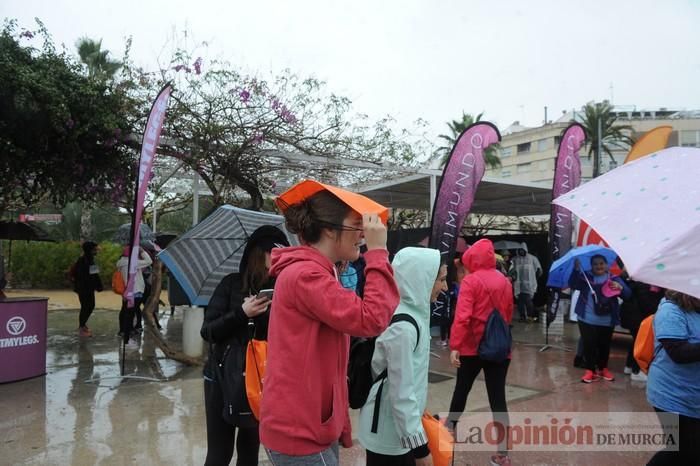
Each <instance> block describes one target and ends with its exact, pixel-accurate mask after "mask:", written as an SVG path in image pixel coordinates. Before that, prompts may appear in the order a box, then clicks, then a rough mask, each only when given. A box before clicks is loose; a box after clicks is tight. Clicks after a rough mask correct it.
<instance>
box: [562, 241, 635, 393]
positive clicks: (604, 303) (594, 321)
mask: <svg viewBox="0 0 700 466" xmlns="http://www.w3.org/2000/svg"><path fill="white" fill-rule="evenodd" d="M569 288H571V289H572V290H579V291H580V292H581V296H580V297H579V299H578V301H577V302H576V309H575V311H576V315H577V317H578V326H579V330H580V331H581V341H582V342H583V356H584V358H583V359H584V367H585V368H586V372H585V373H584V374H583V377H582V378H581V382H584V383H591V382H594V381H596V380H598V379H599V378H602V379H605V380H607V381H610V382H612V381H613V380H615V376H614V375H613V374H612V373H611V372H610V370H609V369H608V358H609V357H610V343H611V341H612V334H613V329H614V328H615V325H617V324H618V322H619V321H620V303H619V302H618V300H617V296H620V295H621V296H622V297H623V298H624V299H627V298H629V297H630V296H631V294H632V292H631V291H630V289H629V287H628V286H627V284H626V283H625V282H624V280H622V279H621V278H620V277H613V276H611V275H610V272H609V270H608V261H607V260H606V259H605V257H603V256H601V255H595V256H593V257H591V272H584V271H583V270H582V269H581V264H580V262H579V261H578V259H577V260H576V269H575V270H574V272H573V273H572V274H571V277H570V278H569ZM604 288H605V290H607V291H605V290H604ZM596 369H597V372H596Z"/></svg>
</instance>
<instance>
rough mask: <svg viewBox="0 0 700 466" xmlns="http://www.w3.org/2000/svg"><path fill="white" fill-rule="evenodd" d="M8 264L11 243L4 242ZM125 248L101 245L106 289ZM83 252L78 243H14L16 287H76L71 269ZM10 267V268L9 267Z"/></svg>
mask: <svg viewBox="0 0 700 466" xmlns="http://www.w3.org/2000/svg"><path fill="white" fill-rule="evenodd" d="M4 243H5V244H4V245H3V246H4V248H3V249H4V255H5V261H7V260H8V244H7V241H5V242H4ZM122 248H123V246H120V245H118V244H115V243H110V242H103V243H100V248H99V253H98V254H97V265H98V266H99V267H100V277H101V278H102V284H103V286H104V287H105V289H107V290H108V289H110V286H111V285H112V274H113V273H114V269H115V266H116V263H117V260H118V259H119V257H120V256H121V252H122ZM81 253H82V249H81V248H80V243H79V242H77V241H65V242H60V243H43V242H26V241H13V242H12V265H11V268H10V269H8V271H9V272H12V274H13V279H12V284H13V286H14V287H16V288H48V289H58V288H72V287H73V284H72V283H71V281H70V279H69V278H68V270H69V269H70V267H71V265H73V264H74V263H75V261H76V260H77V259H78V257H80V254H81ZM6 267H7V266H6Z"/></svg>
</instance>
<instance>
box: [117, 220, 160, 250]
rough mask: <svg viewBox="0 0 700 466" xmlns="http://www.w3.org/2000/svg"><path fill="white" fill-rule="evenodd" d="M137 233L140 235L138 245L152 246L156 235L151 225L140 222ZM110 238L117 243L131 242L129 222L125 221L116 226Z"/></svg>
mask: <svg viewBox="0 0 700 466" xmlns="http://www.w3.org/2000/svg"><path fill="white" fill-rule="evenodd" d="M139 234H140V236H141V242H140V246H141V247H143V248H150V247H152V246H151V243H153V242H154V241H155V240H156V235H155V234H154V233H153V230H151V227H149V226H148V225H146V224H145V223H142V224H141V228H140V229H139ZM112 240H113V241H114V242H115V243H119V244H125V245H127V244H129V243H130V242H131V223H125V224H124V225H121V226H120V227H119V228H117V231H116V232H115V233H114V236H113V237H112Z"/></svg>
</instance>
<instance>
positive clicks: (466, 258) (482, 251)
mask: <svg viewBox="0 0 700 466" xmlns="http://www.w3.org/2000/svg"><path fill="white" fill-rule="evenodd" d="M462 264H464V266H465V267H466V268H467V270H468V271H469V273H474V272H476V271H477V270H488V269H495V268H496V253H495V251H494V249H493V243H492V242H491V240H488V239H480V240H479V241H477V242H476V243H474V244H473V245H472V247H470V248H469V249H467V250H466V252H465V253H464V254H463V255H462Z"/></svg>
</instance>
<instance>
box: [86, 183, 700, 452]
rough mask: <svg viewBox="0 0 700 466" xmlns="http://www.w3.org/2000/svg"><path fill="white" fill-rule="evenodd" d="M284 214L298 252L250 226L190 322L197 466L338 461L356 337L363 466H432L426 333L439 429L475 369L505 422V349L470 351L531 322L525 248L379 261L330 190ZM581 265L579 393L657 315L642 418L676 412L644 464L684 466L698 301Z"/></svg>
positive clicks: (135, 321)
mask: <svg viewBox="0 0 700 466" xmlns="http://www.w3.org/2000/svg"><path fill="white" fill-rule="evenodd" d="M284 217H285V221H286V227H287V230H288V231H290V232H292V233H294V234H296V235H297V237H298V239H299V241H300V242H301V246H294V247H290V246H289V241H288V239H287V237H286V235H285V233H284V232H283V231H282V230H280V229H279V228H277V227H274V226H263V227H260V228H259V229H257V230H256V231H255V232H253V233H252V235H251V236H250V238H249V239H248V242H247V244H246V246H245V251H244V253H243V258H242V259H241V262H240V264H239V270H238V272H236V273H234V274H230V275H228V276H226V277H225V278H224V279H223V280H222V281H221V283H220V284H219V285H218V287H217V288H216V290H215V292H214V295H213V296H212V298H211V301H210V303H209V305H208V306H207V307H206V309H205V315H204V324H203V326H202V329H201V336H202V338H204V339H205V340H206V341H207V342H208V343H209V355H208V361H207V364H206V366H205V368H204V399H205V412H206V426H207V445H208V449H207V457H206V463H205V464H207V465H220V464H229V463H230V462H231V461H232V458H233V457H234V452H235V453H236V458H237V464H239V465H255V464H257V463H258V456H259V450H260V446H261V445H262V446H263V447H264V450H265V453H266V455H267V456H268V458H269V459H270V461H271V462H272V463H273V464H275V465H279V466H284V465H337V464H339V458H340V456H339V448H340V447H349V446H351V445H352V436H351V427H350V417H349V413H348V406H349V399H350V398H352V397H353V396H354V395H356V394H355V393H349V388H348V379H349V377H351V375H349V373H348V364H349V359H352V358H353V357H355V356H353V354H354V353H351V343H352V345H353V348H354V345H355V343H356V342H358V341H370V340H371V344H372V345H373V346H372V352H371V353H370V356H369V358H370V360H369V368H370V370H371V376H370V377H371V383H370V384H369V388H368V392H367V393H366V394H364V395H363V399H364V397H366V401H365V402H364V403H363V405H362V407H361V411H360V417H359V419H360V421H359V424H358V425H357V426H356V428H357V429H358V430H359V432H357V439H358V440H359V442H360V444H361V445H362V446H363V447H364V448H365V449H366V464H367V465H370V466H373V465H429V464H432V460H431V451H430V449H429V447H428V444H429V438H428V433H427V431H426V429H425V428H424V426H423V420H422V419H423V415H424V412H425V408H426V402H427V392H428V368H429V357H430V344H431V325H432V324H434V323H437V324H438V325H439V326H440V344H441V345H442V346H444V347H448V348H449V351H450V362H451V364H452V365H453V366H454V367H455V368H456V372H457V377H456V381H455V387H454V392H453V395H452V399H451V401H450V409H449V411H450V415H449V416H448V417H447V418H446V419H440V421H441V422H442V423H443V424H444V425H445V427H446V428H447V429H448V430H449V431H453V432H454V430H455V429H456V426H457V425H458V423H459V419H460V417H461V414H462V413H463V411H464V409H465V406H466V403H467V398H468V396H469V393H470V391H471V389H472V387H473V384H474V381H475V380H476V377H477V376H478V375H479V374H480V373H482V372H483V374H484V379H485V384H486V391H487V395H488V400H489V404H490V407H491V411H492V412H493V416H494V419H495V420H497V421H499V422H501V423H503V424H504V425H508V423H509V416H508V407H507V402H506V379H507V375H508V369H509V365H510V358H511V353H510V343H511V342H510V341H508V342H507V343H508V346H507V347H505V348H507V350H506V351H505V352H502V354H501V356H499V357H490V356H487V354H488V353H487V349H485V346H489V345H493V344H496V346H498V345H499V344H501V343H505V340H507V339H509V338H510V333H509V332H510V331H509V330H508V333H507V335H506V334H498V335H495V334H494V333H493V332H495V330H493V329H496V328H498V323H499V322H502V323H503V326H506V327H509V326H510V325H511V324H512V320H513V314H514V310H515V309H517V317H518V319H519V320H520V321H521V322H534V321H537V320H538V312H537V310H536V308H535V306H534V303H533V297H534V295H535V293H536V291H537V282H538V279H539V278H540V277H541V275H542V274H543V270H542V266H541V264H540V262H539V260H538V259H537V257H535V256H534V255H532V254H530V253H529V252H528V248H527V245H526V244H525V243H522V244H521V245H520V247H518V248H516V249H514V250H513V252H514V255H513V256H511V250H507V251H499V253H497V252H496V251H495V250H494V245H493V243H492V242H491V241H490V240H488V239H481V240H479V241H476V242H475V243H474V244H473V245H471V246H469V247H468V248H467V249H466V251H459V252H458V253H457V254H455V255H454V256H453V257H451V258H450V260H449V261H447V262H445V261H444V260H441V256H440V253H439V252H438V251H436V250H433V249H429V248H422V247H407V248H403V249H401V250H400V251H398V252H397V253H396V255H395V256H394V257H393V258H391V261H390V257H389V252H388V251H387V247H386V241H387V230H386V226H385V225H384V224H383V222H382V220H381V219H380V217H379V216H378V215H377V214H367V213H360V212H357V211H355V210H353V208H351V206H350V205H348V204H347V203H346V202H344V201H343V200H342V199H341V198H339V197H337V196H336V195H335V194H334V193H332V192H329V191H326V190H321V191H319V192H316V193H314V194H313V195H310V196H308V197H306V198H304V199H302V200H300V201H297V202H295V203H292V204H290V205H288V206H286V209H285V210H284ZM83 251H84V253H83V256H82V257H81V258H80V259H79V260H78V262H77V263H76V267H75V283H76V284H75V290H76V292H77V293H78V296H79V298H80V302H81V310H80V317H79V331H80V334H81V336H89V334H90V329H89V328H88V327H87V322H88V319H89V317H90V314H91V312H92V310H93V309H94V292H95V291H100V290H101V289H102V284H101V283H100V281H99V275H98V273H99V270H98V269H97V267H96V265H95V260H94V257H95V254H96V252H97V245H95V244H94V243H90V242H86V243H85V244H84V245H83ZM129 254H130V250H129V248H125V249H124V251H123V255H122V257H121V258H120V260H119V262H118V263H117V268H118V270H120V271H121V272H122V275H123V279H124V281H126V278H127V267H128V262H129V259H128V257H129ZM151 265H152V259H151V257H150V255H149V254H148V252H146V251H143V250H142V251H141V252H140V255H139V261H138V264H137V268H138V270H139V273H138V274H137V277H136V281H135V293H136V295H135V297H136V299H135V304H134V306H128V305H127V303H126V301H125V302H124V305H123V307H122V310H121V312H120V318H119V321H120V333H121V335H122V336H123V337H124V338H125V341H127V343H128V344H132V343H131V342H132V340H131V336H132V335H133V334H134V333H135V332H137V331H138V330H139V328H140V323H141V318H140V306H141V304H142V303H143V300H144V299H145V297H146V296H147V295H148V293H149V280H148V278H147V277H148V270H149V267H150V266H151ZM589 265H590V268H589V267H585V269H586V270H588V269H590V270H589V271H584V267H582V264H581V263H580V262H577V264H576V267H575V270H574V272H573V273H572V275H571V277H570V279H569V287H570V288H571V289H572V290H576V291H578V294H579V297H578V300H577V303H576V305H575V309H574V314H575V316H576V318H577V320H578V327H579V330H580V335H581V338H580V346H581V348H580V352H579V353H580V354H579V355H578V357H577V360H576V364H577V365H579V366H581V367H582V368H583V369H584V374H583V376H582V377H581V381H582V382H585V383H592V382H595V381H598V380H605V381H609V382H612V381H614V380H615V375H614V374H613V373H612V371H611V370H610V368H609V364H608V362H609V356H610V347H611V340H612V335H613V331H614V328H615V326H616V325H618V324H622V325H623V326H624V327H626V328H628V329H629V331H630V333H631V334H632V337H633V339H634V338H636V336H637V333H638V331H639V328H640V325H641V322H642V320H643V319H644V318H645V317H646V316H647V315H649V314H653V313H654V312H655V311H656V309H658V312H656V316H655V320H654V331H655V340H654V341H655V345H656V351H655V356H654V359H653V361H652V363H651V366H650V368H649V373H648V384H647V397H648V399H649V402H650V404H651V405H652V406H653V407H654V409H655V410H657V411H659V412H671V413H675V414H678V415H679V419H680V427H681V428H680V451H675V452H673V451H662V452H659V453H658V454H656V455H655V456H654V458H652V461H651V462H650V463H649V464H654V465H658V464H692V463H693V461H695V460H697V452H698V445H700V442H697V441H696V440H699V438H698V436H699V435H700V313H699V312H700V300H698V299H697V298H694V297H691V296H687V295H684V294H681V293H678V292H674V291H671V290H668V291H665V292H664V290H660V289H658V288H655V287H652V286H649V285H646V284H643V283H638V282H634V281H630V280H629V279H628V278H627V277H625V276H624V274H623V276H615V275H613V274H611V272H610V268H609V264H608V263H607V260H606V259H605V257H603V256H598V255H596V256H594V257H592V258H591V261H590V264H589ZM436 318H437V321H435V319H436ZM431 321H432V322H431ZM494 322H495V323H494ZM351 337H352V340H351ZM499 339H500V341H499ZM253 340H256V341H266V342H267V346H266V348H267V356H266V361H265V364H264V365H265V373H264V377H262V380H264V384H263V389H262V401H261V402H260V406H259V407H258V406H257V404H253V401H251V398H250V393H249V388H248V386H247V378H248V377H251V371H252V370H253V368H251V367H248V365H249V364H250V363H249V360H248V357H249V351H250V349H249V343H250V342H251V341H253ZM255 369H256V370H258V368H257V366H256V368H255ZM625 372H626V373H629V374H630V375H631V376H632V377H633V379H634V380H644V379H645V377H646V376H644V374H643V373H641V371H640V367H639V366H638V365H637V363H636V361H635V359H634V357H633V355H632V350H631V349H630V353H629V355H628V357H627V361H626V367H625ZM640 373H641V375H640ZM258 375H259V374H258ZM255 403H257V401H256V402H255ZM692 455H695V456H692ZM491 464H493V465H508V464H511V458H510V453H509V451H508V448H507V445H505V444H503V445H500V446H499V449H498V452H497V454H495V455H493V456H492V457H491Z"/></svg>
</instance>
